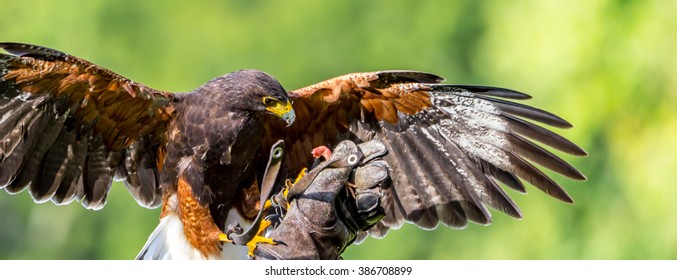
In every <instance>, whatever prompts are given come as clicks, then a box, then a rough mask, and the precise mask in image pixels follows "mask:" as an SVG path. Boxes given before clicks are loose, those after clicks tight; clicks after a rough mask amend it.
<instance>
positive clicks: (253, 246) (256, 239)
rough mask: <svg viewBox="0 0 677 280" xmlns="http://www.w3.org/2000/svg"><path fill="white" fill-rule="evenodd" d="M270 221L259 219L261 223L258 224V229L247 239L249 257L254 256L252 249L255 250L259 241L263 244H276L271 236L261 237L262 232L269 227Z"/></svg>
mask: <svg viewBox="0 0 677 280" xmlns="http://www.w3.org/2000/svg"><path fill="white" fill-rule="evenodd" d="M271 224H272V223H271V222H270V221H268V220H263V221H261V224H260V225H259V230H258V231H257V232H256V235H255V236H254V238H252V240H249V242H247V244H246V245H247V248H248V250H247V255H249V257H251V258H253V257H254V250H256V246H258V244H259V243H264V244H272V245H277V242H275V240H273V239H271V238H267V237H263V232H265V231H266V229H267V228H268V227H270V225H271Z"/></svg>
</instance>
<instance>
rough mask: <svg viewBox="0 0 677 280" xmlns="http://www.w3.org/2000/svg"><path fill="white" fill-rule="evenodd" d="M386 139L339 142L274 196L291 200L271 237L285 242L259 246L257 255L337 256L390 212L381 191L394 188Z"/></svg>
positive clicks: (336, 257) (283, 199)
mask: <svg viewBox="0 0 677 280" xmlns="http://www.w3.org/2000/svg"><path fill="white" fill-rule="evenodd" d="M386 153H387V149H386V147H385V145H383V143H381V142H379V141H377V140H372V141H370V142H366V143H362V144H359V145H356V144H355V143H353V142H351V141H343V142H341V143H339V144H338V145H337V146H336V148H335V149H334V152H333V154H332V156H331V157H330V159H329V160H327V161H325V162H322V163H321V164H319V165H318V166H317V167H315V168H313V169H312V170H311V171H310V172H309V173H308V174H306V175H305V176H304V177H303V178H301V180H299V181H298V182H297V183H296V184H294V186H293V187H292V188H291V189H290V190H289V192H288V194H287V196H286V198H285V197H284V195H283V194H282V193H278V194H277V195H275V196H274V197H273V200H274V201H277V203H278V204H279V205H281V206H286V205H287V201H290V203H289V205H288V208H287V209H286V210H287V211H286V214H285V215H284V217H283V218H282V221H281V222H280V224H279V225H278V226H277V227H276V228H274V229H273V230H272V231H271V232H269V234H268V237H270V238H272V239H273V240H277V241H281V242H280V244H277V245H271V244H259V245H258V247H257V248H256V250H255V252H254V255H255V259H338V258H340V255H341V253H343V251H344V250H345V248H346V247H347V246H349V245H350V244H352V242H353V241H354V240H355V237H356V235H357V232H359V231H365V230H368V229H369V228H371V227H372V226H373V225H374V224H376V223H377V222H378V221H380V220H381V218H383V216H384V215H385V214H384V213H385V212H384V210H383V208H382V207H381V205H380V201H381V197H382V195H383V192H382V189H383V188H387V187H389V182H390V180H389V179H390V177H389V174H388V166H387V164H386V162H385V161H383V160H382V157H383V156H384V155H385V154H386Z"/></svg>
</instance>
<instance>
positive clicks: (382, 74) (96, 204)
mask: <svg viewBox="0 0 677 280" xmlns="http://www.w3.org/2000/svg"><path fill="white" fill-rule="evenodd" d="M0 48H3V49H4V50H5V51H6V52H7V54H0V188H4V189H5V190H6V191H7V192H9V193H18V192H21V191H23V190H25V189H28V191H29V193H30V195H31V197H32V198H33V199H34V200H35V201H36V202H46V201H52V202H53V203H55V204H67V203H70V202H72V201H74V200H77V201H80V202H81V203H82V205H83V206H85V207H86V208H89V209H100V208H102V207H103V206H104V205H105V203H106V198H107V193H108V191H109V190H110V187H111V184H112V181H113V180H117V181H123V182H124V183H125V185H126V187H127V189H128V190H129V192H130V193H131V194H132V196H133V197H134V198H135V200H136V201H137V202H138V203H139V204H140V205H141V206H144V207H148V208H155V207H162V212H161V217H160V223H159V225H158V227H157V228H156V230H155V231H154V232H153V233H152V234H151V236H150V237H149V240H148V242H147V243H146V246H145V247H144V249H143V250H142V251H141V253H140V255H139V256H138V258H141V259H147V258H174V259H177V258H179V259H181V258H197V259H215V258H221V257H229V255H228V252H226V251H228V250H225V249H226V248H229V247H233V246H223V242H224V241H227V238H225V235H224V234H223V231H224V230H225V227H226V225H228V224H230V223H231V222H233V221H238V220H239V221H242V222H247V221H251V220H252V219H253V218H254V216H255V215H256V210H257V207H259V205H256V202H257V201H258V180H260V178H261V176H262V172H264V170H263V169H265V163H266V160H267V158H268V153H269V151H270V147H271V146H272V145H273V143H275V142H276V141H278V140H280V139H282V140H284V141H285V143H286V147H287V152H286V153H285V156H284V167H283V170H284V172H283V174H284V176H286V177H289V176H295V174H297V173H299V172H301V170H303V169H304V168H306V167H308V166H310V165H311V163H312V162H313V160H314V158H313V155H312V154H311V153H310V151H311V150H312V149H313V148H314V147H318V146H328V147H332V146H334V145H336V144H337V143H339V142H340V141H342V140H352V141H355V142H356V143H361V142H365V141H368V140H372V139H377V140H380V141H382V142H383V143H384V144H385V145H386V147H387V148H388V150H389V153H388V154H387V155H386V156H385V158H384V159H385V160H386V162H387V163H388V164H389V166H390V168H391V172H390V174H391V177H392V178H391V179H392V186H391V187H390V188H387V189H385V190H384V191H385V193H384V194H383V199H382V201H381V205H382V206H383V207H384V208H385V212H386V216H385V217H384V218H383V219H382V220H381V221H380V222H379V223H378V224H377V225H376V226H374V227H373V228H371V229H370V230H369V231H368V232H366V233H362V237H364V236H366V235H371V236H374V237H383V236H384V235H385V234H386V233H387V231H388V230H389V229H395V228H399V227H400V226H401V225H402V224H403V223H404V222H408V223H413V224H416V225H418V226H419V227H421V228H425V229H432V228H435V227H437V226H438V224H440V223H442V224H444V225H446V226H449V227H453V228H462V227H464V226H466V224H467V222H468V220H470V221H472V222H475V223H479V224H488V223H490V222H491V214H490V212H489V210H488V207H491V208H494V209H497V210H499V211H501V212H504V213H506V214H508V215H510V216H512V217H516V218H520V217H522V213H521V212H520V210H519V208H518V207H517V205H515V203H514V202H513V201H512V200H511V199H510V198H509V197H508V195H507V194H506V193H505V192H504V190H503V189H502V188H501V186H499V183H502V184H503V185H505V186H507V187H509V188H511V189H514V190H516V191H518V192H526V188H525V186H524V184H523V183H522V180H524V181H526V182H528V183H530V184H531V185H533V186H535V187H536V188H538V189H540V190H542V191H543V192H545V193H547V194H548V195H550V196H552V197H554V198H557V199H559V200H562V201H564V202H568V203H572V202H573V200H572V198H571V197H570V196H569V195H568V194H567V193H566V192H565V191H564V190H563V189H562V188H561V187H560V186H559V185H558V184H557V183H556V182H555V181H554V180H553V179H552V178H550V177H549V176H548V175H546V174H545V173H543V171H541V170H540V169H539V168H537V167H536V166H534V165H533V164H532V162H533V163H536V164H538V165H540V166H541V167H544V168H546V169H550V170H552V171H554V172H556V173H559V174H562V175H564V176H566V177H569V178H572V179H575V180H585V176H584V175H583V174H582V173H581V172H579V171H578V170H577V169H576V168H574V167H573V166H571V165H570V164H568V163H567V162H566V161H564V160H562V159H561V158H560V157H558V156H557V155H555V154H553V153H552V152H550V151H548V150H546V149H544V148H542V147H541V146H540V145H537V144H535V143H534V141H537V142H540V143H541V144H543V145H546V146H549V147H552V148H554V149H557V150H559V151H562V152H564V153H567V154H571V155H576V156H584V155H586V154H587V153H586V152H585V151H584V150H583V149H581V148H580V147H578V146H577V145H576V144H574V143H572V142H571V141H569V140H567V139H565V138H564V137H562V136H560V135H558V134H556V133H554V132H552V131H550V130H547V129H545V128H543V127H541V126H539V125H537V124H535V123H534V122H540V123H543V124H546V125H550V126H554V127H558V128H570V127H571V124H569V123H568V122H566V121H565V120H563V119H561V118H560V117H558V116H556V115H554V114H552V113H549V112H546V111H544V110H540V109H537V108H534V107H531V106H528V105H524V104H520V103H516V102H513V101H510V100H511V99H513V100H514V99H516V100H522V99H528V98H530V96H528V95H526V94H524V93H521V92H518V91H513V90H509V89H503V88H496V87H488V86H468V85H448V84H442V83H441V82H442V81H443V79H442V78H441V77H439V76H437V75H434V74H429V73H423V72H417V71H378V72H369V73H354V74H348V75H344V76H340V77H336V78H332V79H329V80H326V81H323V82H320V83H317V84H314V85H311V86H308V87H304V88H301V89H297V90H294V91H290V92H286V91H285V90H284V88H283V87H282V86H281V85H280V83H279V82H277V81H276V80H275V79H274V78H273V77H271V76H269V75H267V74H265V73H263V72H261V71H256V70H240V71H236V72H232V73H229V74H226V75H223V76H221V77H217V78H215V79H212V80H210V81H209V82H207V83H205V84H204V85H202V86H200V87H198V88H197V89H195V90H193V91H191V92H186V93H171V92H166V91H160V90H155V89H151V88H149V87H147V86H144V85H142V84H140V83H137V82H134V81H131V80H129V79H127V78H124V77H122V76H120V75H117V74H116V73H114V72H112V71H110V70H107V69H104V68H102V67H99V66H97V65H94V64H92V63H90V62H88V61H86V60H83V59H80V58H77V57H74V56H71V55H68V54H66V53H63V52H60V51H56V50H53V49H49V48H45V47H40V46H35V45H28V44H20V43H0ZM529 120H530V121H529ZM236 253H237V252H236Z"/></svg>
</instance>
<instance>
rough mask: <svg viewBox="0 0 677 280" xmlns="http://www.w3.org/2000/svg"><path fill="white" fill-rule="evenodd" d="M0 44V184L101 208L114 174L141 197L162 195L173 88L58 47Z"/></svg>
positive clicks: (149, 203) (146, 200)
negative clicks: (138, 78) (136, 78)
mask: <svg viewBox="0 0 677 280" xmlns="http://www.w3.org/2000/svg"><path fill="white" fill-rule="evenodd" d="M0 48H3V49H4V50H5V51H7V52H8V53H9V54H0V141H1V142H0V188H5V189H6V190H7V191H8V192H10V193H16V192H20V191H22V190H24V189H26V188H28V189H29V191H30V194H31V196H32V197H33V199H34V200H35V201H36V202H45V201H47V200H52V201H53V202H54V203H56V204H65V203H69V202H71V201H72V200H73V199H78V200H81V202H82V204H83V205H84V206H85V207H87V208H93V209H99V208H101V207H103V205H104V204H105V201H106V196H107V193H108V190H109V189H110V186H111V183H112V179H113V178H114V177H115V179H119V180H125V182H126V185H127V187H128V188H129V190H130V192H131V193H132V195H133V196H134V197H135V199H136V200H137V201H138V202H139V204H141V205H143V206H146V207H155V206H157V205H158V204H159V202H161V194H160V190H159V187H158V179H157V178H158V176H157V175H158V174H157V167H158V164H157V163H161V162H162V158H163V153H164V146H165V143H166V130H167V125H168V122H169V120H170V118H171V116H172V113H173V107H172V101H173V100H174V96H173V95H172V94H171V93H168V92H162V91H157V90H153V89H150V88H148V87H146V86H144V85H141V84H138V83H135V82H133V81H131V80H128V79H126V78H124V77H121V76H119V75H117V74H115V73H113V72H111V71H109V70H106V69H104V68H101V67H98V66H96V65H94V64H92V63H90V62H88V61H85V60H82V59H79V58H76V57H73V56H70V55H67V54H65V53H62V52H59V51H56V50H52V49H48V48H44V47H39V46H33V45H26V44H17V43H0Z"/></svg>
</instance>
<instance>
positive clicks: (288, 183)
mask: <svg viewBox="0 0 677 280" xmlns="http://www.w3.org/2000/svg"><path fill="white" fill-rule="evenodd" d="M306 174H308V168H303V169H302V170H301V172H299V175H298V176H296V179H294V182H292V181H291V180H289V179H287V180H286V181H284V190H283V191H282V195H283V196H284V198H287V194H289V190H290V189H291V188H292V187H294V185H296V183H298V182H299V181H301V178H303V177H304V176H306Z"/></svg>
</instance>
